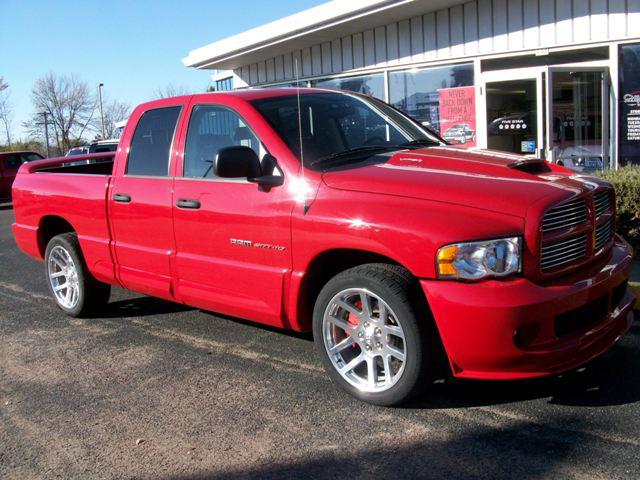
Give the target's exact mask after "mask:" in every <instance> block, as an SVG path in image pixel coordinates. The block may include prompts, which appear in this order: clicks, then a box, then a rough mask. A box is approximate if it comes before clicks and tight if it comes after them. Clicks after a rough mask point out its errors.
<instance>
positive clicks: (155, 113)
mask: <svg viewBox="0 0 640 480" xmlns="http://www.w3.org/2000/svg"><path fill="white" fill-rule="evenodd" d="M179 115H180V107H166V108H157V109H154V110H149V111H148V112H145V113H143V114H142V117H140V120H139V121H138V125H137V126H136V131H135V132H134V134H133V140H131V146H130V148H129V160H128V161H127V171H126V174H127V175H143V176H148V177H166V176H167V175H168V174H169V150H170V149H171V142H172V141H173V133H174V132H175V130H176V123H177V122H178V116H179Z"/></svg>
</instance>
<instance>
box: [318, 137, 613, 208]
mask: <svg viewBox="0 0 640 480" xmlns="http://www.w3.org/2000/svg"><path fill="white" fill-rule="evenodd" d="M558 170H559V169H558V168H557V167H555V168H554V169H553V170H552V169H551V167H550V166H549V165H548V164H547V163H546V162H544V161H543V160H536V159H527V158H525V157H523V156H520V155H513V154H506V153H503V152H497V151H490V150H462V149H459V148H453V147H429V148H422V149H418V150H407V151H400V152H394V153H391V154H382V155H376V156H375V157H372V158H371V159H369V162H367V164H366V165H365V166H362V167H359V168H358V167H357V168H348V169H342V170H340V171H336V170H332V171H329V172H325V174H324V175H323V181H324V182H325V183H326V185H327V186H329V187H330V188H335V189H340V190H351V191H358V192H369V193H379V194H386V195H396V196H403V197H410V198H417V199H423V200H431V201H437V202H444V203H452V204H456V205H464V206H469V207H475V208H481V209H484V210H491V211H495V212H499V213H503V214H508V215H512V216H518V217H525V215H526V212H527V209H528V208H529V206H530V205H531V204H533V203H535V202H537V201H539V200H541V199H543V198H544V197H547V196H550V197H554V200H555V201H559V200H560V199H563V198H569V197H572V196H574V195H577V194H580V193H582V192H584V191H586V190H592V189H593V188H594V187H596V186H597V185H598V184H601V183H604V182H603V181H601V180H599V179H596V178H594V177H589V176H585V175H579V174H572V173H564V171H562V172H560V171H558Z"/></svg>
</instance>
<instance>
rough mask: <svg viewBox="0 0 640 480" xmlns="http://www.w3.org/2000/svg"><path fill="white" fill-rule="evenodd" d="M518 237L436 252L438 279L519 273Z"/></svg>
mask: <svg viewBox="0 0 640 480" xmlns="http://www.w3.org/2000/svg"><path fill="white" fill-rule="evenodd" d="M521 243H522V240H521V239H520V237H512V238H501V239H498V240H487V241H484V242H467V243H454V244H452V245H447V246H445V247H442V248H440V249H439V250H438V256H437V268H438V277H440V278H451V279H463V280H479V279H481V278H485V277H504V276H506V275H511V274H512V273H517V272H519V271H520V267H521V264H522V262H521V258H522V248H521Z"/></svg>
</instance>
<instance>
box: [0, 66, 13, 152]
mask: <svg viewBox="0 0 640 480" xmlns="http://www.w3.org/2000/svg"><path fill="white" fill-rule="evenodd" d="M8 88H9V84H8V83H7V82H5V80H4V78H2V77H0V124H1V125H2V128H3V130H4V134H5V138H6V142H7V145H8V146H11V124H12V123H13V109H12V108H11V104H10V103H9V92H8Z"/></svg>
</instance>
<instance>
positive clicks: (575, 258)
mask: <svg viewBox="0 0 640 480" xmlns="http://www.w3.org/2000/svg"><path fill="white" fill-rule="evenodd" d="M583 256H584V254H580V255H578V256H575V257H570V258H565V259H564V260H563V261H562V262H558V263H555V264H553V265H552V266H546V267H544V270H549V269H551V268H555V267H559V266H560V265H564V264H565V263H570V262H572V261H574V260H578V259H579V258H582V257H583Z"/></svg>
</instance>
